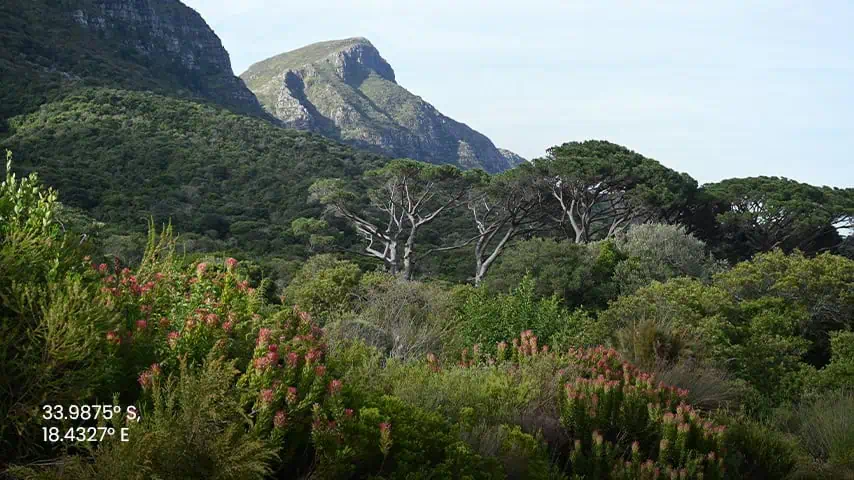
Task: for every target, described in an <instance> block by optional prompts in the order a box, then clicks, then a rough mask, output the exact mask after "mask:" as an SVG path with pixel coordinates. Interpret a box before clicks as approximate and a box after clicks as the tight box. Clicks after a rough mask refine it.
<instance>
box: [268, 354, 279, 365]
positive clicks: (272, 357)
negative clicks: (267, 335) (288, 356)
mask: <svg viewBox="0 0 854 480" xmlns="http://www.w3.org/2000/svg"><path fill="white" fill-rule="evenodd" d="M266 356H267V361H268V362H270V365H275V364H277V363H279V354H278V353H276V352H267V355H266Z"/></svg>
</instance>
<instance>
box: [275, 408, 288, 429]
mask: <svg viewBox="0 0 854 480" xmlns="http://www.w3.org/2000/svg"><path fill="white" fill-rule="evenodd" d="M287 422H288V415H287V414H286V413H285V412H284V410H279V411H277V412H276V415H274V416H273V426H274V427H276V428H285V424H286V423H287Z"/></svg>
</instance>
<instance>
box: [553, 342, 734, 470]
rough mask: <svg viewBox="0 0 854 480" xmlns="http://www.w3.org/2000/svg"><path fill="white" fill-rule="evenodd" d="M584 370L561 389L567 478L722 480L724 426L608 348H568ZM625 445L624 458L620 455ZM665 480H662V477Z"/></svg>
mask: <svg viewBox="0 0 854 480" xmlns="http://www.w3.org/2000/svg"><path fill="white" fill-rule="evenodd" d="M569 358H570V359H572V358H574V359H575V361H576V362H577V363H578V364H579V365H581V366H582V367H583V370H582V371H585V370H587V372H588V373H586V374H585V375H584V376H582V377H579V378H576V379H575V380H574V381H569V382H567V383H566V385H565V389H566V395H565V396H564V397H563V401H562V402H561V403H562V404H561V411H562V415H561V420H562V423H563V425H564V426H565V427H566V428H567V430H569V431H570V433H571V435H572V437H573V438H574V439H575V440H574V446H573V450H572V453H571V454H570V461H571V465H572V467H571V468H572V471H573V472H574V473H579V472H583V473H587V474H592V475H593V476H594V478H601V476H602V475H603V474H607V472H611V476H612V478H652V479H654V478H667V477H669V476H670V475H671V472H675V473H676V474H677V475H679V478H700V477H702V478H722V477H723V462H724V460H723V458H722V456H723V455H724V454H725V453H726V450H725V445H724V434H725V428H724V427H723V426H716V425H714V424H713V423H711V422H709V421H706V420H704V419H703V418H702V417H701V416H700V414H699V413H698V412H697V411H696V410H694V409H693V408H692V407H691V406H690V405H687V404H686V403H685V402H684V400H685V399H686V398H687V396H688V392H687V391H686V390H681V389H678V388H675V387H668V386H665V385H664V384H663V383H661V382H659V383H657V384H656V382H655V380H654V378H653V376H652V375H650V374H648V373H644V372H641V371H639V370H638V369H637V368H636V367H634V366H633V365H631V364H629V363H628V362H625V361H623V360H622V358H621V357H620V356H619V354H618V353H617V352H616V351H615V350H613V349H606V348H604V347H597V348H594V349H581V350H571V351H570V352H569ZM629 440H631V441H632V444H631V456H630V457H628V458H626V457H624V456H623V455H621V452H622V451H624V447H625V445H623V444H625V443H626V442H628V441H629ZM662 475H667V477H661V476H662Z"/></svg>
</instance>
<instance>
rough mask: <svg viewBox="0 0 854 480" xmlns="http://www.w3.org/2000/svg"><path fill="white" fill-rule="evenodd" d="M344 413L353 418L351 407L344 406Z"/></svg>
mask: <svg viewBox="0 0 854 480" xmlns="http://www.w3.org/2000/svg"><path fill="white" fill-rule="evenodd" d="M344 415H345V416H346V417H347V418H353V409H352V408H345V409H344Z"/></svg>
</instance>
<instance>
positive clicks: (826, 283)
mask: <svg viewBox="0 0 854 480" xmlns="http://www.w3.org/2000/svg"><path fill="white" fill-rule="evenodd" d="M853 283H854V261H852V260H850V259H846V258H844V257H840V256H838V255H831V254H822V255H819V256H817V257H814V258H809V257H806V256H804V255H802V254H800V253H794V254H791V255H785V254H783V253H782V252H781V251H774V252H770V253H766V254H762V255H757V256H756V257H755V258H754V259H753V261H751V262H743V263H740V264H738V265H736V266H735V267H734V268H733V269H732V270H730V271H729V272H726V273H723V274H721V275H719V276H718V277H716V278H715V284H716V285H719V286H720V287H721V288H724V289H726V290H727V291H728V292H730V293H731V295H732V296H733V297H734V298H737V299H739V300H740V301H741V302H742V304H743V305H745V307H743V308H745V309H746V308H751V309H752V308H755V309H756V310H762V309H767V308H769V307H770V306H771V305H768V304H763V302H772V303H773V305H774V307H775V308H776V309H778V310H779V312H780V313H779V314H780V315H781V316H784V317H786V318H787V319H788V320H787V321H790V322H791V321H794V322H795V325H794V326H793V330H792V331H793V332H795V334H797V335H799V336H801V337H803V338H805V339H806V340H808V341H809V342H811V348H810V349H809V352H808V354H807V357H806V361H807V362H808V363H810V364H811V365H813V366H816V367H820V366H822V365H824V364H825V363H827V361H828V360H829V359H830V345H829V343H828V338H829V337H828V333H830V332H832V331H835V330H848V331H850V330H854V320H852V319H854V291H852V289H851V285H852V284H853Z"/></svg>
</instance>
